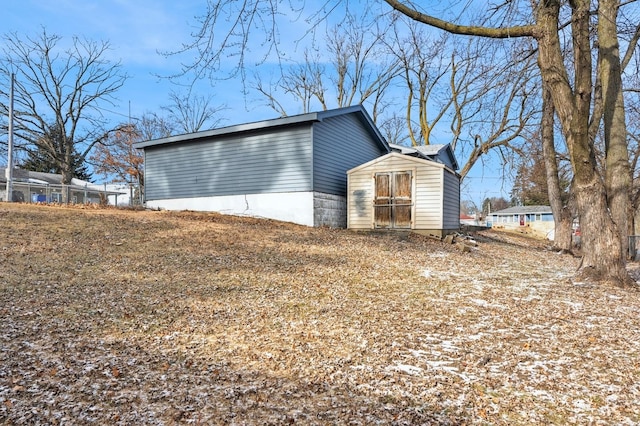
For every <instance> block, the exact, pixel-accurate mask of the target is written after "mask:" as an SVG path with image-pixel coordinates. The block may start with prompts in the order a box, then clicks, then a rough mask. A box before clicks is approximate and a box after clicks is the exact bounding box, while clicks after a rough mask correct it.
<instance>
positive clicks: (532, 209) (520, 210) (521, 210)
mask: <svg viewBox="0 0 640 426" xmlns="http://www.w3.org/2000/svg"><path fill="white" fill-rule="evenodd" d="M528 213H537V214H540V213H553V212H552V211H551V207H549V206H515V207H509V208H506V209H504V210H498V211H495V212H491V214H496V215H501V214H503V215H508V214H528Z"/></svg>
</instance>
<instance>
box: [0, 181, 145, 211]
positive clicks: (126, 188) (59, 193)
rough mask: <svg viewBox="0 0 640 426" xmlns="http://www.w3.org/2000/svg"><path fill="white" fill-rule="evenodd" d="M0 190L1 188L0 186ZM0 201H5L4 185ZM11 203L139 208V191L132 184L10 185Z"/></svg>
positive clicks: (6, 198) (140, 196)
mask: <svg viewBox="0 0 640 426" xmlns="http://www.w3.org/2000/svg"><path fill="white" fill-rule="evenodd" d="M0 188H1V187H0ZM2 189H4V191H0V201H9V199H8V197H7V191H6V186H5V188H2ZM12 189H13V190H12V197H11V201H12V202H16V203H43V204H104V205H115V206H140V205H142V191H141V190H140V188H139V187H138V186H136V185H104V186H103V187H100V186H99V185H91V186H89V185H85V186H78V185H55V184H41V183H27V182H13V184H12Z"/></svg>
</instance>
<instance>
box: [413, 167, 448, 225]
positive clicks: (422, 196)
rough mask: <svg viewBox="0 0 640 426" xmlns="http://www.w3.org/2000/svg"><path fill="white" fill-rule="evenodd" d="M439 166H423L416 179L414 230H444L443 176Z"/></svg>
mask: <svg viewBox="0 0 640 426" xmlns="http://www.w3.org/2000/svg"><path fill="white" fill-rule="evenodd" d="M443 171H444V169H443V168H441V167H439V166H438V165H435V164H434V165H428V164H425V165H422V166H421V167H420V168H419V169H418V173H417V179H416V195H415V197H414V200H415V201H414V202H415V203H416V216H415V223H414V229H442V204H443V203H442V187H443V181H442V174H443Z"/></svg>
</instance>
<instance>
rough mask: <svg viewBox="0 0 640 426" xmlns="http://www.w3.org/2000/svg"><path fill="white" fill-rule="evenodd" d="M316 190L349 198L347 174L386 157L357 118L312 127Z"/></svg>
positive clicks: (342, 117) (346, 117)
mask: <svg viewBox="0 0 640 426" xmlns="http://www.w3.org/2000/svg"><path fill="white" fill-rule="evenodd" d="M313 137H314V147H313V189H314V191H317V192H323V193H326V194H335V195H342V196H346V194H347V170H350V169H352V168H354V167H356V166H359V165H360V164H363V163H366V162H368V161H371V160H373V159H374V158H378V157H380V156H381V155H384V154H386V153H387V151H386V150H385V149H384V148H382V147H381V146H379V145H378V144H377V143H376V142H375V140H374V139H373V137H372V135H371V133H370V132H369V131H367V129H366V128H365V126H364V125H363V123H362V122H361V121H360V120H359V119H358V117H357V115H356V114H345V115H339V116H336V117H331V118H327V119H325V120H324V121H322V122H319V123H315V124H314V126H313Z"/></svg>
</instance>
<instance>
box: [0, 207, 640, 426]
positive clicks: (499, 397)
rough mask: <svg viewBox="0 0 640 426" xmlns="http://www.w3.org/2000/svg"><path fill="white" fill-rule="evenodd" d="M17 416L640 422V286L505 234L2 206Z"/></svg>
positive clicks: (2, 400) (25, 420)
mask: <svg viewBox="0 0 640 426" xmlns="http://www.w3.org/2000/svg"><path fill="white" fill-rule="evenodd" d="M0 229H1V230H0V259H1V260H2V265H1V267H0V324H2V328H1V332H0V423H2V424H84V423H95V424H150V425H156V424H157V425H164V424H166V425H171V424H238V425H240V424H295V423H298V424H353V425H359V424H361V425H370V424H397V425H405V424H406V425H415V424H450V425H458V424H496V425H514V424H522V425H530V424H545V425H546V424H637V423H639V422H640V408H639V407H640V406H639V405H638V404H637V401H638V400H640V357H639V349H640V336H639V334H640V331H639V330H640V310H639V307H640V302H639V301H638V293H637V292H631V291H628V290H622V289H618V288H615V287H612V286H594V285H587V284H580V283H573V282H572V281H571V280H570V278H571V276H572V274H573V272H574V271H575V268H576V266H577V259H575V258H573V257H571V256H568V255H559V254H555V253H553V252H551V251H548V250H546V249H545V247H544V244H543V243H541V242H537V241H536V240H530V239H527V238H525V237H521V236H518V235H511V234H504V233H497V232H492V231H485V232H482V233H479V234H477V235H476V236H475V237H476V241H477V242H478V246H477V247H473V249H471V250H470V251H468V252H463V251H460V250H458V249H456V248H455V246H453V245H450V244H444V243H442V242H439V241H435V240H432V239H428V238H425V237H421V236H417V235H409V236H406V235H402V236H401V235H395V234H371V233H366V234H364V233H354V232H350V231H346V230H331V229H311V228H306V227H302V226H297V225H290V224H285V223H280V222H275V221H267V220H259V219H252V218H237V217H230V216H221V215H218V214H204V213H189V212H183V213H167V212H142V211H137V212H136V211H120V210H90V209H85V210H81V209H70V208H62V207H47V206H30V205H11V204H3V205H0Z"/></svg>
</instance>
